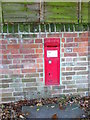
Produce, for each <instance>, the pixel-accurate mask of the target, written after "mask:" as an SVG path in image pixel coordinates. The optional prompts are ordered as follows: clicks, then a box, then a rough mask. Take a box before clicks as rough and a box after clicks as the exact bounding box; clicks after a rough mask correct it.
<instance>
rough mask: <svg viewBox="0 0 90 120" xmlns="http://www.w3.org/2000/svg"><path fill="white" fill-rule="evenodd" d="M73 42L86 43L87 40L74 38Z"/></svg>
mask: <svg viewBox="0 0 90 120" xmlns="http://www.w3.org/2000/svg"><path fill="white" fill-rule="evenodd" d="M74 41H75V42H85V41H88V38H75V40H74Z"/></svg>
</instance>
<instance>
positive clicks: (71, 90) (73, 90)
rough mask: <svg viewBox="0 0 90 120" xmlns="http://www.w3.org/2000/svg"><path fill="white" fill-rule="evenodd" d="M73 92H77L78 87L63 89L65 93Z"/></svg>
mask: <svg viewBox="0 0 90 120" xmlns="http://www.w3.org/2000/svg"><path fill="white" fill-rule="evenodd" d="M73 92H77V90H76V89H67V90H63V93H73Z"/></svg>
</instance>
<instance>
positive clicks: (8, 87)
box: [0, 32, 88, 102]
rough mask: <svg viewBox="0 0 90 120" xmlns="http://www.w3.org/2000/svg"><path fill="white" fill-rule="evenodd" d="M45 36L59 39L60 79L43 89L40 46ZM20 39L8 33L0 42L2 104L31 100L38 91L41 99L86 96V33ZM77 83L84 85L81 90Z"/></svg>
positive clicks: (41, 48) (37, 35)
mask: <svg viewBox="0 0 90 120" xmlns="http://www.w3.org/2000/svg"><path fill="white" fill-rule="evenodd" d="M46 36H47V38H60V45H61V47H60V51H61V52H60V57H61V58H60V59H61V61H60V62H61V63H60V66H61V71H60V75H61V77H60V78H61V79H60V85H58V86H56V85H54V86H45V77H44V68H43V67H44V50H43V47H44V38H46ZM22 37H23V38H22V39H21V38H20V37H19V35H15V37H14V36H13V35H12V34H10V35H3V36H2V39H0V92H2V96H1V98H0V99H1V100H2V102H10V101H15V100H18V99H21V98H24V97H30V94H31V93H32V94H35V96H38V95H36V94H37V93H38V91H40V93H41V94H43V95H44V96H59V95H60V94H71V93H72V94H83V95H85V94H87V92H88V32H81V33H78V32H75V33H72V32H66V33H62V32H61V33H51V34H50V33H49V34H47V35H46V34H45V33H44V34H40V35H39V34H35V35H34V36H33V35H32V34H28V35H22ZM4 38H5V39H4ZM80 83H82V84H84V86H83V88H82V84H81V85H80ZM79 86H80V88H79ZM7 91H8V94H7ZM35 96H34V97H35ZM30 98H32V97H30Z"/></svg>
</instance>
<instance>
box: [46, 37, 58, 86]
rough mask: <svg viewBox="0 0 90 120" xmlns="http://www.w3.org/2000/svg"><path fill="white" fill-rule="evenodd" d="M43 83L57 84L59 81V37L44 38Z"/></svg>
mask: <svg viewBox="0 0 90 120" xmlns="http://www.w3.org/2000/svg"><path fill="white" fill-rule="evenodd" d="M44 62H45V85H59V81H60V39H59V38H45V40H44Z"/></svg>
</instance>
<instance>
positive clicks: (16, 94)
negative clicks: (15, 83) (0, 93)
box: [13, 92, 24, 96]
mask: <svg viewBox="0 0 90 120" xmlns="http://www.w3.org/2000/svg"><path fill="white" fill-rule="evenodd" d="M13 96H24V92H13Z"/></svg>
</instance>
